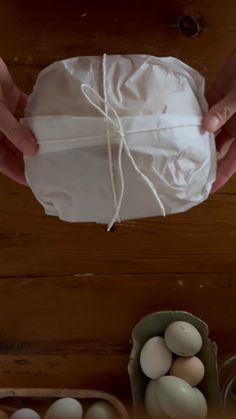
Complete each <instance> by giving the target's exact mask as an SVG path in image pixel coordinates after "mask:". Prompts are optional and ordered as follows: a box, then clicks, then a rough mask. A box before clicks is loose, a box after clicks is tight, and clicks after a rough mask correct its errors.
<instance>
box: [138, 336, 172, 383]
mask: <svg viewBox="0 0 236 419" xmlns="http://www.w3.org/2000/svg"><path fill="white" fill-rule="evenodd" d="M171 363H172V353H171V352H170V350H169V349H168V348H167V346H166V344H165V342H164V339H163V338H161V337H160V336H154V337H152V338H151V339H149V340H148V341H147V342H146V343H145V344H144V346H143V348H142V350H141V354H140V365H141V368H142V371H143V372H144V374H145V375H146V376H147V377H148V378H151V379H156V378H159V377H161V376H162V375H165V374H166V373H167V372H168V371H169V369H170V367H171Z"/></svg>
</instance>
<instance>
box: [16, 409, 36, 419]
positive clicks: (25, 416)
mask: <svg viewBox="0 0 236 419" xmlns="http://www.w3.org/2000/svg"><path fill="white" fill-rule="evenodd" d="M10 419H40V416H39V414H38V413H37V412H35V411H34V410H32V409H19V410H17V411H16V412H14V413H13V415H11V417H10Z"/></svg>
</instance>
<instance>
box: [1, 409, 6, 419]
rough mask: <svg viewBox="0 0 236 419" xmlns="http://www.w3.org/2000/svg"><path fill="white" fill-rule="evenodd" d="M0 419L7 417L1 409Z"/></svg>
mask: <svg viewBox="0 0 236 419" xmlns="http://www.w3.org/2000/svg"><path fill="white" fill-rule="evenodd" d="M0 419H8V416H7V414H6V413H5V412H4V411H3V410H0Z"/></svg>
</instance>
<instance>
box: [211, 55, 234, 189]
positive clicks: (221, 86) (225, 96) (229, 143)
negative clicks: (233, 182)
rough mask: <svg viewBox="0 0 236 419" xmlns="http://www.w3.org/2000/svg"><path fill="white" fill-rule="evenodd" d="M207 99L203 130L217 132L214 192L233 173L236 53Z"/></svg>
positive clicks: (222, 71)
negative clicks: (207, 109) (208, 107)
mask: <svg viewBox="0 0 236 419" xmlns="http://www.w3.org/2000/svg"><path fill="white" fill-rule="evenodd" d="M207 99H208V103H209V106H210V109H209V111H208V113H207V115H206V116H205V119H204V122H203V127H204V128H205V129H206V130H207V131H210V132H214V133H216V149H217V152H218V165H217V166H218V167H217V178H216V181H215V183H214V185H213V188H212V192H215V191H217V190H218V189H219V188H221V187H222V186H223V185H224V184H225V183H226V182H228V180H229V179H230V178H231V176H233V175H234V173H235V172H236V140H235V139H236V50H235V51H234V52H233V53H232V55H231V57H230V58H229V59H228V61H227V62H226V63H225V65H224V67H223V69H222V70H221V71H220V73H219V75H218V77H217V79H216V81H215V83H214V84H213V86H212V87H211V88H210V90H209V92H208V96H207ZM217 133H218V134H217Z"/></svg>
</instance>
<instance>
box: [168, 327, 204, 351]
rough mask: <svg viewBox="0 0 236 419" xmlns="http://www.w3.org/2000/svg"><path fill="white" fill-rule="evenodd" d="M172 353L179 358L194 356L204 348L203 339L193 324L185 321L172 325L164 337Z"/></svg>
mask: <svg viewBox="0 0 236 419" xmlns="http://www.w3.org/2000/svg"><path fill="white" fill-rule="evenodd" d="M164 339H165V343H166V345H167V347H168V348H169V350H170V351H172V352H173V353H174V354H176V355H179V356H187V357H190V356H194V355H195V354H196V353H198V352H199V351H200V349H201V347H202V337H201V335H200V333H199V331H198V330H197V329H196V327H194V326H193V325H192V324H190V323H187V322H184V321H176V322H173V323H171V324H170V325H169V326H168V327H167V329H166V331H165V335H164Z"/></svg>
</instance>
